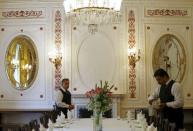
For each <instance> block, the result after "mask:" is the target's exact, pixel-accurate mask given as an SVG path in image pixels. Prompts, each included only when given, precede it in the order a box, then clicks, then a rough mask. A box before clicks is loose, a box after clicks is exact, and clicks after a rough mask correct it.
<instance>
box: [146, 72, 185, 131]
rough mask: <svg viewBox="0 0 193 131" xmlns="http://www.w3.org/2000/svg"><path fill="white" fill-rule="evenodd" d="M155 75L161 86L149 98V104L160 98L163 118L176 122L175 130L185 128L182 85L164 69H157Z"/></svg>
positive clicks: (160, 109)
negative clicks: (172, 78)
mask: <svg viewBox="0 0 193 131" xmlns="http://www.w3.org/2000/svg"><path fill="white" fill-rule="evenodd" d="M154 77H155V79H156V80H157V82H158V84H159V85H160V86H159V87H158V88H156V90H155V91H154V93H153V94H152V95H151V96H150V97H149V98H148V101H149V104H152V102H153V101H154V100H157V99H160V102H161V103H160V105H159V111H160V117H161V119H168V120H169V122H172V123H175V125H176V129H175V131H178V130H180V129H183V128H184V127H183V121H184V114H183V105H184V96H183V89H182V87H181V85H180V84H179V83H177V82H175V81H174V80H171V79H170V77H169V75H168V73H167V72H166V71H165V70H163V69H158V70H156V71H155V73H154Z"/></svg>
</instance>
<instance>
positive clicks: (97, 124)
mask: <svg viewBox="0 0 193 131" xmlns="http://www.w3.org/2000/svg"><path fill="white" fill-rule="evenodd" d="M93 115H94V118H93V126H94V131H102V112H96V111H94V114H93Z"/></svg>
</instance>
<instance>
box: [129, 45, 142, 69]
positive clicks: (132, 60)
mask: <svg viewBox="0 0 193 131" xmlns="http://www.w3.org/2000/svg"><path fill="white" fill-rule="evenodd" d="M128 60H129V65H130V66H133V68H134V67H135V65H136V62H137V61H139V60H140V50H138V53H137V54H136V49H135V48H132V49H128Z"/></svg>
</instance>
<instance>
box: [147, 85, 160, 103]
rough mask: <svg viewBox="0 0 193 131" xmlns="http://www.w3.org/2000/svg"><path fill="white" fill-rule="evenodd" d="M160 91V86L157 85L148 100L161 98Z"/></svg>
mask: <svg viewBox="0 0 193 131" xmlns="http://www.w3.org/2000/svg"><path fill="white" fill-rule="evenodd" d="M159 91H160V87H157V88H156V89H155V90H154V92H153V94H152V95H150V96H149V97H148V101H150V100H156V99H158V98H159Z"/></svg>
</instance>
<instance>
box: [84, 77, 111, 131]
mask: <svg viewBox="0 0 193 131" xmlns="http://www.w3.org/2000/svg"><path fill="white" fill-rule="evenodd" d="M113 87H114V85H111V86H110V85H109V84H108V81H105V82H104V83H103V82H102V81H100V85H99V86H98V85H97V84H96V85H95V89H92V90H90V91H87V92H86V96H87V97H88V98H89V99H90V101H89V103H88V105H87V108H88V110H92V111H93V115H94V119H93V122H94V123H93V125H94V131H102V114H103V113H104V112H105V111H107V110H109V109H110V108H111V104H112V98H111V96H112V92H111V89H112V88H113Z"/></svg>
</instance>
